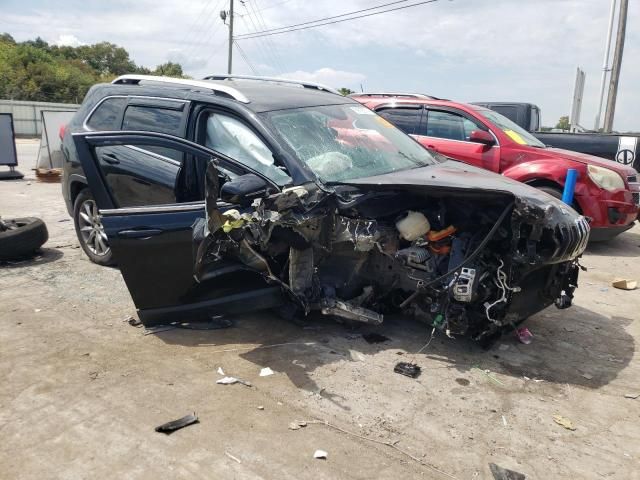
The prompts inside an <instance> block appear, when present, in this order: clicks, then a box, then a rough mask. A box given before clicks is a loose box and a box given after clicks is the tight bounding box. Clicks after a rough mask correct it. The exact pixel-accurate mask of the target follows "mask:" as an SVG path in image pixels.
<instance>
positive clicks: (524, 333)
mask: <svg viewBox="0 0 640 480" xmlns="http://www.w3.org/2000/svg"><path fill="white" fill-rule="evenodd" d="M516 337H517V338H518V340H520V343H524V344H525V345H529V344H530V343H531V342H532V341H533V333H531V332H530V331H529V329H528V328H527V327H520V328H518V329H517V330H516Z"/></svg>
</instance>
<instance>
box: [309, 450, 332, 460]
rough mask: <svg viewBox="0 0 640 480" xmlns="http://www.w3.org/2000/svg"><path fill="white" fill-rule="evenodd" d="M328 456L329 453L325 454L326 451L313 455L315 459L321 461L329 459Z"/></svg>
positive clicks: (319, 451)
mask: <svg viewBox="0 0 640 480" xmlns="http://www.w3.org/2000/svg"><path fill="white" fill-rule="evenodd" d="M327 455H329V454H328V453H327V452H325V451H324V450H316V451H315V452H314V454H313V458H319V459H321V460H326V459H327Z"/></svg>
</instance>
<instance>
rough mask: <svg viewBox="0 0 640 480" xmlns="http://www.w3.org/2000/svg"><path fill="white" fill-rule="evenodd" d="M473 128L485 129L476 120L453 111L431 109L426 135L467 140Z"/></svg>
mask: <svg viewBox="0 0 640 480" xmlns="http://www.w3.org/2000/svg"><path fill="white" fill-rule="evenodd" d="M473 130H483V128H482V127H480V126H478V125H477V124H476V123H475V122H472V121H471V120H469V119H468V118H466V117H463V116H462V115H458V114H456V113H451V112H441V111H437V110H429V114H428V116H427V129H426V133H425V135H427V136H429V137H438V138H447V139H449V140H461V141H466V140H468V139H469V135H470V134H471V132H472V131H473Z"/></svg>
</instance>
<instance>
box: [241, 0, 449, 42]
mask: <svg viewBox="0 0 640 480" xmlns="http://www.w3.org/2000/svg"><path fill="white" fill-rule="evenodd" d="M406 1H407V0H399V1H395V2H391V3H386V4H382V5H378V6H377V7H370V8H365V9H362V10H356V11H353V12H348V13H343V14H340V15H334V16H332V17H325V18H320V19H317V20H313V21H309V22H303V23H298V24H294V25H288V26H286V27H280V28H273V29H270V30H264V31H262V32H256V33H255V34H245V35H239V36H238V39H239V40H244V39H249V38H256V37H259V36H260V37H263V36H270V35H279V34H281V33H289V32H295V31H299V30H306V29H309V28H315V27H321V26H324V25H332V24H335V23H341V22H346V21H349V20H356V19H359V18H365V17H371V16H374V15H380V14H382V13H388V12H394V11H398V10H404V9H406V8H411V7H417V6H419V5H424V4H427V3H434V2H437V1H438V0H425V1H422V2H417V3H413V4H411V5H401V6H399V7H394V8H388V9H386V10H382V11H378V12H370V13H366V14H364V15H357V16H353V15H354V14H356V13H361V12H366V11H370V10H377V9H380V8H383V7H387V6H389V5H395V4H398V3H405V2H406ZM340 17H349V18H340ZM332 19H337V20H332ZM326 20H332V21H328V22H327V21H326ZM320 22H322V23H320ZM311 24H315V25H311Z"/></svg>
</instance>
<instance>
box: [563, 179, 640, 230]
mask: <svg viewBox="0 0 640 480" xmlns="http://www.w3.org/2000/svg"><path fill="white" fill-rule="evenodd" d="M632 188H633V187H632ZM634 190H635V189H634ZM639 196H640V192H636V191H631V190H629V189H619V190H614V191H611V192H609V191H606V190H601V189H599V192H598V194H597V195H594V192H590V194H589V195H580V194H578V193H577V192H576V197H575V199H576V202H577V203H578V205H579V206H580V208H581V209H582V214H583V215H585V216H587V217H590V218H591V236H590V238H591V240H596V241H597V240H607V239H609V238H613V237H615V236H616V235H619V234H620V233H622V232H624V231H626V230H628V229H629V228H631V227H632V226H633V223H634V221H635V220H636V219H637V218H638V200H639V198H638V197H639Z"/></svg>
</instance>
